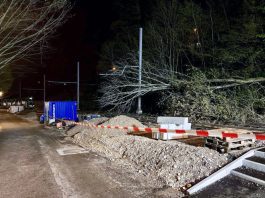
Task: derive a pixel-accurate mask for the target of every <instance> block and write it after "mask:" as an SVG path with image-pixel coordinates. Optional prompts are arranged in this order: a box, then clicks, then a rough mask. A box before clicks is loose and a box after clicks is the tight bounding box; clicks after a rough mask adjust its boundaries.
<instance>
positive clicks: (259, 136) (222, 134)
mask: <svg viewBox="0 0 265 198" xmlns="http://www.w3.org/2000/svg"><path fill="white" fill-rule="evenodd" d="M66 123H68V124H74V125H81V126H86V127H93V128H102V129H120V130H128V131H133V132H146V133H152V132H159V133H176V134H183V135H191V136H200V137H219V138H244V139H256V140H265V133H260V132H257V133H255V132H253V133H244V134H242V133H238V132H231V131H218V130H171V129H163V128H149V127H147V128H143V127H129V126H125V127H123V126H110V125H94V124H90V123H85V122H72V121H66Z"/></svg>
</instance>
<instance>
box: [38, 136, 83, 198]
mask: <svg viewBox="0 0 265 198" xmlns="http://www.w3.org/2000/svg"><path fill="white" fill-rule="evenodd" d="M38 143H39V144H40V147H41V152H42V153H43V155H44V157H45V158H46V159H47V161H48V164H49V166H50V168H51V171H52V173H53V176H54V179H55V182H56V183H57V185H58V186H59V188H60V189H61V191H62V194H63V198H69V197H70V198H78V197H80V196H79V195H78V193H77V192H75V190H74V188H73V185H72V184H71V183H70V182H69V181H68V179H67V177H66V176H65V175H64V174H63V173H62V171H60V165H59V164H57V163H56V162H55V161H54V160H52V158H51V157H50V156H49V155H48V154H47V153H48V152H49V151H48V149H47V146H46V145H45V143H44V142H43V141H42V140H38Z"/></svg>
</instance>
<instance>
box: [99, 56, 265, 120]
mask: <svg viewBox="0 0 265 198" xmlns="http://www.w3.org/2000/svg"><path fill="white" fill-rule="evenodd" d="M136 58H137V57H136V56H135V58H132V56H131V58H130V59H129V60H123V61H119V62H118V63H117V64H116V70H115V71H114V72H111V73H109V74H107V75H106V76H105V80H104V81H103V83H102V86H101V92H102V97H101V98H100V100H99V102H100V104H101V107H103V108H104V107H110V109H111V110H117V111H121V112H124V111H130V110H131V109H132V107H134V104H135V101H136V100H135V99H136V98H137V97H138V96H145V95H147V94H150V93H159V94H160V98H157V104H158V105H164V107H165V109H166V111H167V112H168V113H169V114H171V115H172V114H174V113H175V114H177V115H183V116H189V117H191V118H193V119H196V120H197V121H199V120H203V119H204V120H205V119H207V120H209V119H212V120H222V121H227V120H231V119H232V120H231V121H238V122H246V121H247V120H249V119H251V121H253V120H255V119H256V121H261V120H262V119H264V112H263V111H264V108H265V97H264V92H265V87H264V82H265V78H249V79H240V77H234V78H223V79H222V78H220V76H218V77H219V78H217V77H216V76H215V75H214V73H215V72H216V73H218V72H217V71H215V72H214V71H208V72H205V71H204V72H203V71H202V70H200V69H198V68H195V67H193V66H187V70H186V73H185V74H184V73H180V72H176V71H172V70H169V69H168V67H166V66H165V67H164V68H163V67H161V66H159V65H152V64H150V63H148V62H146V61H145V62H144V64H143V65H144V67H143V70H142V85H141V86H139V83H138V67H136V66H130V65H137V64H138V63H137V59H136ZM218 75H219V73H218ZM144 102H146V101H144Z"/></svg>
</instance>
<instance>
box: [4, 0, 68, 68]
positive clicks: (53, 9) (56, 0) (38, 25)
mask: <svg viewBox="0 0 265 198" xmlns="http://www.w3.org/2000/svg"><path fill="white" fill-rule="evenodd" d="M70 8H71V6H70V3H69V2H68V0H45V1H43V0H1V1H0V71H1V70H3V69H4V68H6V67H8V66H10V64H12V63H14V62H15V61H18V60H21V59H25V60H30V58H31V57H33V56H34V55H36V54H40V53H41V52H42V51H43V50H45V48H46V47H47V40H48V38H49V37H51V35H52V34H53V33H54V32H55V31H56V29H57V28H58V27H59V26H60V25H62V24H63V23H64V21H65V18H66V16H67V14H68V13H69V10H70Z"/></svg>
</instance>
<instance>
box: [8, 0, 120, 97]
mask: <svg viewBox="0 0 265 198" xmlns="http://www.w3.org/2000/svg"><path fill="white" fill-rule="evenodd" d="M73 5H74V8H73V9H72V12H71V13H70V14H69V16H70V18H69V19H68V21H67V22H66V23H65V24H64V25H63V26H62V27H60V28H59V29H58V31H57V34H56V35H55V36H54V37H53V38H52V39H51V40H50V42H49V44H50V46H51V50H50V51H49V52H48V53H45V54H44V56H43V61H42V65H41V58H39V60H37V61H36V62H35V63H34V65H36V66H40V65H41V66H40V67H38V73H33V74H27V75H26V76H25V77H24V78H23V79H22V88H23V89H24V88H25V89H26V88H42V86H43V85H42V84H43V83H42V79H43V77H42V76H43V73H45V74H46V80H52V81H76V64H77V61H80V80H81V91H82V90H86V89H88V88H89V86H90V85H89V84H96V83H97V80H98V72H97V69H96V66H97V61H98V60H99V55H100V47H101V44H102V43H103V42H104V41H105V40H106V39H107V38H108V37H109V34H110V25H111V21H112V19H113V18H114V17H115V13H113V12H112V10H111V6H112V2H111V1H108V0H97V1H87V0H77V1H74V4H73ZM34 65H33V66H34ZM18 87H19V82H18V80H17V81H15V83H14V85H13V88H12V93H13V94H17V93H18V90H19V88H18ZM91 88H92V89H96V87H93V86H92V87H90V89H91ZM39 92H40V91H27V90H23V93H22V97H27V96H28V95H30V94H33V95H35V97H37V98H41V97H42V96H41V95H42V94H39ZM62 94H63V95H64V97H65V99H75V94H76V89H75V85H67V86H62V85H54V84H50V83H47V99H48V100H49V99H50V100H51V99H57V100H58V99H64V98H62V97H61V96H62Z"/></svg>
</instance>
